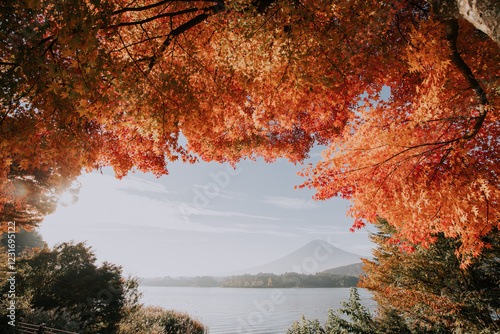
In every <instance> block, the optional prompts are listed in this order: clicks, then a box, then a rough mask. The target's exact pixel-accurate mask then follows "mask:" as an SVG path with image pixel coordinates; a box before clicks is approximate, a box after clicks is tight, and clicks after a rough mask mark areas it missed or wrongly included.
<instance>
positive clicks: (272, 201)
mask: <svg viewBox="0 0 500 334" xmlns="http://www.w3.org/2000/svg"><path fill="white" fill-rule="evenodd" d="M262 202H264V203H266V204H269V205H273V206H276V207H278V208H281V209H286V210H311V209H316V208H319V207H320V205H319V204H318V203H317V202H315V201H312V200H306V199H303V198H293V197H280V196H266V197H265V199H264V200H263V201H262Z"/></svg>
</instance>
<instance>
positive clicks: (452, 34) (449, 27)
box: [445, 20, 488, 139]
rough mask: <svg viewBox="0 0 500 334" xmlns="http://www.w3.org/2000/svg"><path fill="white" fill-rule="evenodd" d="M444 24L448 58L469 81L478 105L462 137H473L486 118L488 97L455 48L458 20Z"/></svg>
mask: <svg viewBox="0 0 500 334" xmlns="http://www.w3.org/2000/svg"><path fill="white" fill-rule="evenodd" d="M445 25H446V39H447V41H448V48H449V49H450V58H451V60H452V62H453V64H454V65H455V66H456V67H457V68H458V70H459V71H460V72H461V73H462V75H463V76H464V78H465V80H467V82H468V83H469V85H470V87H471V88H472V90H473V91H474V93H475V94H476V97H477V99H478V105H479V115H478V116H476V117H474V119H475V120H476V124H475V125H474V128H473V129H472V130H471V131H470V132H468V133H467V134H466V135H465V136H464V137H463V139H470V138H472V137H474V136H475V135H476V134H477V133H478V132H479V130H480V129H481V126H482V125H483V122H484V119H485V118H486V114H487V112H488V108H487V107H488V98H487V97H486V93H485V92H484V90H483V87H481V85H480V84H479V82H478V81H477V79H476V77H475V76H474V74H473V73H472V70H471V69H470V67H469V66H468V65H467V64H466V63H465V61H464V60H463V59H462V57H461V56H460V53H459V52H458V49H457V38H458V22H457V20H447V21H445Z"/></svg>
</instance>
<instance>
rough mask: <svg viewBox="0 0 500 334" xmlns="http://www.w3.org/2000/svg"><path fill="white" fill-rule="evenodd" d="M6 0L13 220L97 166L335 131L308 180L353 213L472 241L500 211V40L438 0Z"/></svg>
mask: <svg viewBox="0 0 500 334" xmlns="http://www.w3.org/2000/svg"><path fill="white" fill-rule="evenodd" d="M0 6H1V18H0V40H1V41H2V42H1V44H0V70H1V78H0V80H1V85H2V89H1V90H0V103H1V104H0V139H1V141H0V146H1V151H0V155H1V158H0V209H1V210H2V222H3V223H5V222H6V221H8V219H7V218H5V217H6V215H5V214H6V213H9V214H10V216H9V217H14V216H15V215H16V214H19V212H24V213H26V214H30V215H31V216H32V217H38V218H39V217H40V216H42V215H43V214H44V213H45V211H47V210H45V211H43V210H42V209H41V208H43V207H44V205H45V204H46V203H45V202H46V201H45V200H44V198H46V197H47V196H49V197H50V196H52V197H57V195H58V194H59V193H60V192H61V191H62V190H63V189H65V188H66V187H67V186H68V185H69V184H70V183H71V182H72V181H73V180H74V179H75V177H76V176H78V175H79V174H80V173H81V171H82V170H83V169H87V170H92V169H95V168H100V167H103V166H113V167H114V169H115V171H116V175H117V176H118V177H122V176H124V175H126V174H127V172H129V171H130V170H132V169H138V170H142V171H147V172H152V173H155V174H156V175H163V174H166V173H167V163H168V162H169V161H175V160H179V159H180V160H182V161H185V162H195V161H196V160H197V159H203V160H207V161H219V162H231V163H236V162H238V161H239V160H240V159H242V158H255V157H257V156H261V157H264V158H265V159H266V160H267V161H273V160H275V159H276V158H278V157H283V158H287V159H289V160H290V161H293V162H300V161H302V160H303V159H304V158H306V157H307V153H308V151H309V150H310V149H311V147H312V146H313V145H314V144H318V143H319V144H324V145H329V148H328V149H327V150H326V151H325V152H324V157H323V159H322V160H321V161H320V162H318V163H317V164H316V165H315V166H310V167H309V168H306V170H305V171H304V173H303V174H304V175H305V176H306V177H307V181H306V182H305V184H303V185H302V186H309V187H313V188H316V189H317V195H316V197H317V199H321V200H323V199H327V198H331V197H334V196H341V197H343V198H347V199H349V200H351V201H352V207H351V209H350V214H351V215H352V216H353V217H355V219H356V224H355V226H354V227H360V226H362V225H363V224H364V222H365V221H370V220H372V219H374V218H375V217H377V216H382V217H385V218H387V219H388V221H390V222H391V224H395V225H397V226H398V227H401V231H402V232H401V233H402V234H404V236H405V238H406V239H408V240H411V241H412V242H414V243H427V242H430V241H432V237H431V236H432V235H434V234H435V233H437V232H443V233H445V235H446V236H448V237H453V236H459V237H460V238H462V248H461V250H460V252H461V253H462V254H464V255H466V256H465V257H464V258H466V257H468V256H472V255H477V254H479V253H480V252H481V250H482V249H483V248H484V247H488V245H487V244H485V243H484V242H483V241H481V240H482V239H481V236H483V235H486V234H487V233H488V232H489V231H490V230H491V229H492V228H493V227H495V226H498V225H499V211H498V210H499V208H498V203H499V196H500V190H499V182H498V173H499V166H500V164H499V162H500V161H499V156H498V152H499V147H498V146H499V144H500V143H499V141H498V133H499V131H500V129H499V122H498V116H499V110H498V104H499V94H500V87H499V79H500V62H499V60H500V53H499V46H498V45H497V44H496V43H495V41H494V39H492V38H490V36H488V35H486V34H485V33H483V32H481V31H479V30H476V29H475V28H474V26H473V25H472V24H470V23H469V22H468V21H466V20H457V19H449V18H446V19H443V16H442V15H436V14H435V12H434V11H433V9H432V7H431V6H430V4H429V3H428V2H425V1H421V0H415V1H406V0H390V1H376V0H364V1H331V0H328V1H327V0H314V1H309V0H307V1H305V0H304V1H296V0H294V1H286V0H278V1H273V0H254V1H249V0H236V1H223V0H213V1H180V0H179V1H175V0H171V1H167V0H157V1H146V0H139V1H133V2H130V1H122V0H68V1H57V0H42V1H29V0H26V1H17V0H16V1H14V0H5V1H2V4H1V5H0ZM181 136H183V137H185V138H186V139H187V142H188V144H187V145H184V146H183V145H181V144H180V142H179V139H180V138H181ZM40 171H43V172H44V173H48V175H49V176H47V178H45V179H44V182H45V183H46V184H47V187H40V185H39V184H38V182H37V181H36V177H34V176H33V175H36V174H37V173H40ZM44 175H45V174H44ZM28 199H29V200H28ZM49 202H50V201H49ZM50 203H52V202H50ZM50 203H49V204H50ZM25 216H26V215H25ZM20 221H21V222H22V221H24V222H25V224H26V225H30V224H33V223H36V221H30V219H28V218H26V219H24V220H22V219H21V220H20ZM38 221H39V220H38Z"/></svg>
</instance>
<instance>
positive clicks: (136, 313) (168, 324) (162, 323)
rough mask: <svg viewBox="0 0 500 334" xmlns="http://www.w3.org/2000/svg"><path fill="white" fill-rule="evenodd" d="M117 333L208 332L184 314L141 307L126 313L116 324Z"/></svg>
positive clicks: (169, 333) (199, 333)
mask: <svg viewBox="0 0 500 334" xmlns="http://www.w3.org/2000/svg"><path fill="white" fill-rule="evenodd" d="M117 333H118V334H135V333H148V334H204V333H208V330H207V329H206V328H205V326H203V325H202V324H201V323H200V322H198V321H197V320H194V319H192V318H191V317H189V315H187V314H185V313H180V312H177V311H171V310H169V311H167V310H165V309H163V308H161V307H155V306H141V307H136V308H134V309H129V310H128V311H127V312H126V314H125V316H124V317H123V318H122V320H121V321H120V323H119V324H118V332H117Z"/></svg>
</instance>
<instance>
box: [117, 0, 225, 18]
mask: <svg viewBox="0 0 500 334" xmlns="http://www.w3.org/2000/svg"><path fill="white" fill-rule="evenodd" d="M187 1H199V2H215V3H218V1H217V0H163V1H160V2H157V3H153V4H151V5H147V6H142V7H125V8H122V9H119V10H115V11H114V12H113V13H112V14H111V15H118V14H123V13H127V12H142V11H145V10H148V9H152V8H155V7H159V6H162V5H165V4H167V3H169V2H187Z"/></svg>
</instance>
